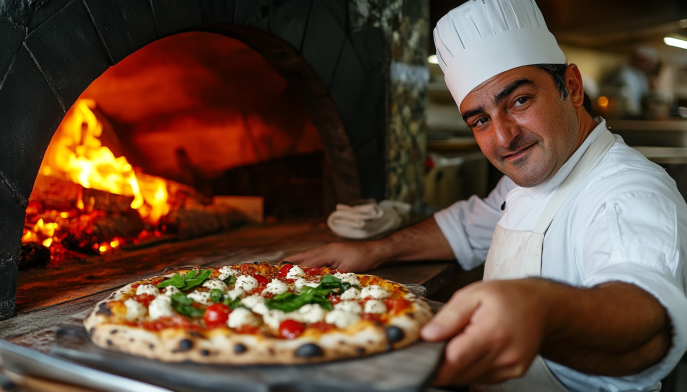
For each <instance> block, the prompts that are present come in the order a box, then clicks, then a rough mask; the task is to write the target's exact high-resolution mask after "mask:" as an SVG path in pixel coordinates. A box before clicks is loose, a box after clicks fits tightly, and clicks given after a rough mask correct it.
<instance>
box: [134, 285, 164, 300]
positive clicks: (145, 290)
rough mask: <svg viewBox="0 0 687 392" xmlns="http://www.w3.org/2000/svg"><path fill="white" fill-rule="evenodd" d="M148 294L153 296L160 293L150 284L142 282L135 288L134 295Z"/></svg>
mask: <svg viewBox="0 0 687 392" xmlns="http://www.w3.org/2000/svg"><path fill="white" fill-rule="evenodd" d="M142 294H150V295H154V296H156V297H157V296H158V295H160V290H158V289H157V287H155V286H153V285H152V284H142V285H140V286H138V288H137V289H136V295H142Z"/></svg>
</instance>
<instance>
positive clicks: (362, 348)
mask: <svg viewBox="0 0 687 392" xmlns="http://www.w3.org/2000/svg"><path fill="white" fill-rule="evenodd" d="M355 351H356V352H357V353H358V354H365V347H356V348H355Z"/></svg>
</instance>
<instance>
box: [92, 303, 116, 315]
mask: <svg viewBox="0 0 687 392" xmlns="http://www.w3.org/2000/svg"><path fill="white" fill-rule="evenodd" d="M107 304H108V303H107V302H103V303H101V304H100V305H98V311H97V312H95V314H97V315H98V316H106V317H110V316H112V311H111V310H110V308H109V307H107Z"/></svg>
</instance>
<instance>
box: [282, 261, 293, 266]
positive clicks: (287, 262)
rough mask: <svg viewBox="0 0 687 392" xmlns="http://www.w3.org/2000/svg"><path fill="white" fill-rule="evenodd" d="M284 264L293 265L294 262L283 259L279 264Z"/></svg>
mask: <svg viewBox="0 0 687 392" xmlns="http://www.w3.org/2000/svg"><path fill="white" fill-rule="evenodd" d="M284 264H291V265H293V263H292V262H290V261H288V260H283V261H281V262H279V265H284Z"/></svg>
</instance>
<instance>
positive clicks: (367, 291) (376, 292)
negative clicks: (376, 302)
mask: <svg viewBox="0 0 687 392" xmlns="http://www.w3.org/2000/svg"><path fill="white" fill-rule="evenodd" d="M388 296H389V292H388V291H386V290H384V289H383V288H381V287H379V286H377V285H376V284H373V285H370V286H367V287H364V288H363V291H361V292H360V297H361V298H374V299H384V298H386V297H388Z"/></svg>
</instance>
